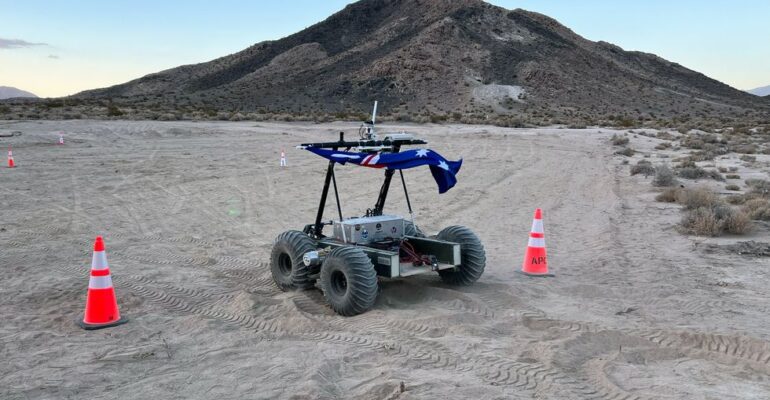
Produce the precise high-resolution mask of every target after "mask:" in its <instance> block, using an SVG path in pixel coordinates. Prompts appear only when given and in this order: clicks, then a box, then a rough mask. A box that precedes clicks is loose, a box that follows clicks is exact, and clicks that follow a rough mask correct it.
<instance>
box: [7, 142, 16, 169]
mask: <svg viewBox="0 0 770 400" xmlns="http://www.w3.org/2000/svg"><path fill="white" fill-rule="evenodd" d="M15 166H16V163H15V162H13V150H11V146H8V168H13V167H15Z"/></svg>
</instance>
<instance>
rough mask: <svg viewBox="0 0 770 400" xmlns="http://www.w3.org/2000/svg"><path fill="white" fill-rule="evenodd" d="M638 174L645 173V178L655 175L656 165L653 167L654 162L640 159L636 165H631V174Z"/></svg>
mask: <svg viewBox="0 0 770 400" xmlns="http://www.w3.org/2000/svg"><path fill="white" fill-rule="evenodd" d="M638 174H643V175H644V177H645V178H646V177H648V176H650V175H654V174H655V167H653V166H652V163H650V162H649V161H647V160H640V161H639V162H638V163H636V165H634V166H632V167H631V176H633V175H638Z"/></svg>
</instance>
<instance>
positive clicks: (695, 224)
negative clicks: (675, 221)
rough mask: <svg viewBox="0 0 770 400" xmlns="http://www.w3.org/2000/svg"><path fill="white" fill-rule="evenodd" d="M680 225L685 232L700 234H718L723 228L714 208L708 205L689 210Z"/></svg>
mask: <svg viewBox="0 0 770 400" xmlns="http://www.w3.org/2000/svg"><path fill="white" fill-rule="evenodd" d="M679 226H680V227H681V228H682V231H684V233H687V234H690V235H698V236H716V235H718V234H719V232H720V231H721V230H722V228H721V226H720V223H719V220H718V219H717V217H716V214H715V213H714V210H713V209H711V208H706V207H699V208H696V209H694V210H690V211H688V212H687V213H686V214H685V215H684V216H683V217H682V220H681V221H680V222H679Z"/></svg>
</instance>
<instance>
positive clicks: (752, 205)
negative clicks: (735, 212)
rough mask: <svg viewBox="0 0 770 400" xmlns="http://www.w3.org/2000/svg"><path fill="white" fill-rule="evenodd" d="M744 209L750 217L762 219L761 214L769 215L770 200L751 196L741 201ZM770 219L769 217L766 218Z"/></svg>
mask: <svg viewBox="0 0 770 400" xmlns="http://www.w3.org/2000/svg"><path fill="white" fill-rule="evenodd" d="M743 211H745V212H746V213H747V214H748V215H749V217H751V219H762V218H761V217H763V216H765V215H766V216H768V217H770V201H768V200H767V199H763V198H753V199H749V200H746V202H745V203H743ZM768 219H770V218H768Z"/></svg>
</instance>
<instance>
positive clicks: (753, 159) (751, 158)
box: [741, 155, 757, 163]
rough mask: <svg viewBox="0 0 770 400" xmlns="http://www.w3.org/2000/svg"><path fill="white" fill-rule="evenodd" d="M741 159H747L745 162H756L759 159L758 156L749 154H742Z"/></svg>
mask: <svg viewBox="0 0 770 400" xmlns="http://www.w3.org/2000/svg"><path fill="white" fill-rule="evenodd" d="M741 161H745V162H749V163H753V162H756V161H757V158H756V157H754V156H747V155H743V156H741Z"/></svg>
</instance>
